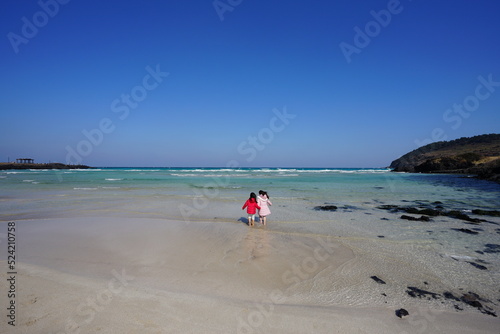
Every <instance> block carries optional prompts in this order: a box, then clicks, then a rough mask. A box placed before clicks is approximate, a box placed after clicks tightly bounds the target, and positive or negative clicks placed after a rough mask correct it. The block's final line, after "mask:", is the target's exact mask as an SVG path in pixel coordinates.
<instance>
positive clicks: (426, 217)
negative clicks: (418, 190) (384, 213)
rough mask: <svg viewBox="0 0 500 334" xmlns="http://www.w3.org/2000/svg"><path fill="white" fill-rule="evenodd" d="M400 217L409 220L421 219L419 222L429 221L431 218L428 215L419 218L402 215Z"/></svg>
mask: <svg viewBox="0 0 500 334" xmlns="http://www.w3.org/2000/svg"><path fill="white" fill-rule="evenodd" d="M400 218H401V219H406V220H411V221H421V222H428V221H431V219H430V218H429V217H428V216H420V218H416V217H412V216H407V215H402V216H401V217H400Z"/></svg>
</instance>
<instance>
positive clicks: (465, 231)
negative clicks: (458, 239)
mask: <svg viewBox="0 0 500 334" xmlns="http://www.w3.org/2000/svg"><path fill="white" fill-rule="evenodd" d="M452 230H454V231H459V232H463V233H467V234H479V232H476V231H472V230H469V229H467V228H452Z"/></svg>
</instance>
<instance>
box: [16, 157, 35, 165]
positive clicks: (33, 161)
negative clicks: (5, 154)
mask: <svg viewBox="0 0 500 334" xmlns="http://www.w3.org/2000/svg"><path fill="white" fill-rule="evenodd" d="M16 163H18V164H34V163H35V160H34V159H27V158H24V159H16Z"/></svg>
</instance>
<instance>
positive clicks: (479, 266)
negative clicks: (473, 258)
mask: <svg viewBox="0 0 500 334" xmlns="http://www.w3.org/2000/svg"><path fill="white" fill-rule="evenodd" d="M467 263H469V264H471V265H473V266H474V267H476V268H477V269H481V270H487V269H488V268H486V267H485V266H483V265H481V264H479V263H476V262H470V261H467Z"/></svg>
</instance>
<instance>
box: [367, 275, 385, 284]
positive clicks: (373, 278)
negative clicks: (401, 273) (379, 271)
mask: <svg viewBox="0 0 500 334" xmlns="http://www.w3.org/2000/svg"><path fill="white" fill-rule="evenodd" d="M370 278H371V279H372V280H374V281H375V282H377V283H379V284H385V282H384V281H383V280H381V279H380V278H378V277H377V276H370Z"/></svg>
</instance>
